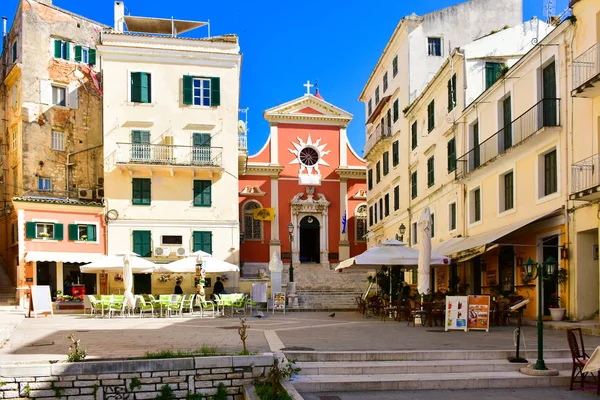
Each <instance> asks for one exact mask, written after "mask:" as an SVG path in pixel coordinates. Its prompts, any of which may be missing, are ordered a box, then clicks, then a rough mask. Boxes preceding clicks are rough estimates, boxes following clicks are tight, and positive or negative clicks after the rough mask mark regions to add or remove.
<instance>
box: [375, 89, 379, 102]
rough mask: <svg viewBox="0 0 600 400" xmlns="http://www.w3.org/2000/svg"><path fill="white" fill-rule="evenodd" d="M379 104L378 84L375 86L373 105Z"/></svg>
mask: <svg viewBox="0 0 600 400" xmlns="http://www.w3.org/2000/svg"><path fill="white" fill-rule="evenodd" d="M377 104H379V86H377V87H376V88H375V107H377Z"/></svg>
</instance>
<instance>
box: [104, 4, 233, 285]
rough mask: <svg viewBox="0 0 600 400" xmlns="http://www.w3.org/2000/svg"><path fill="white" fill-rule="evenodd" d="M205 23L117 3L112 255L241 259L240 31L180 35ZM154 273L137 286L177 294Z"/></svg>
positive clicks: (112, 70) (110, 60)
mask: <svg viewBox="0 0 600 400" xmlns="http://www.w3.org/2000/svg"><path fill="white" fill-rule="evenodd" d="M124 25H126V27H127V31H125V30H124ZM203 25H206V23H203V22H192V21H178V20H171V19H158V18H156V19H155V18H141V17H132V16H124V5H123V3H122V2H119V1H118V2H116V3H115V28H114V31H112V32H104V33H103V34H102V43H101V45H100V46H98V51H99V54H100V57H101V60H102V72H103V81H104V107H103V112H104V115H103V118H104V156H105V202H106V209H107V212H106V215H107V220H108V238H109V240H108V253H109V254H113V253H116V252H120V251H123V250H132V251H134V252H136V253H138V254H140V255H141V256H142V257H147V258H151V259H154V260H156V261H158V262H161V261H165V262H166V261H171V260H173V259H176V258H178V257H182V256H185V255H188V254H190V253H191V252H194V251H197V250H203V251H206V252H209V253H212V255H213V256H214V257H217V258H219V259H222V260H226V261H228V262H231V263H235V264H237V263H239V242H240V237H239V217H238V208H237V187H238V144H239V143H238V102H239V90H240V68H241V55H240V48H239V44H238V38H237V36H235V35H225V36H215V37H204V38H198V39H192V38H180V37H178V36H177V35H178V34H181V33H184V32H187V31H189V30H192V29H195V28H199V27H202V26H203ZM132 32H143V33H142V34H139V33H132ZM150 277H151V275H144V274H140V275H136V277H135V282H134V286H135V287H134V291H135V292H136V293H141V292H144V293H150V291H152V293H156V292H161V291H169V292H170V291H171V290H172V288H173V285H174V282H169V283H168V284H166V285H163V286H161V284H160V283H159V282H158V281H152V282H150V279H151V278H150ZM232 278H234V277H232ZM182 286H183V287H184V291H186V292H191V291H192V290H194V285H193V279H189V280H188V281H184V282H183V284H182ZM227 286H228V288H230V289H233V288H234V287H236V286H237V282H236V281H230V282H229V283H228V284H227Z"/></svg>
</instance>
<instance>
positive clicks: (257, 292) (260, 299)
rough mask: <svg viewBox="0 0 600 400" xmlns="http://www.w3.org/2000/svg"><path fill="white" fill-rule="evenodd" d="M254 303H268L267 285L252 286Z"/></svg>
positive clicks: (254, 284) (257, 284)
mask: <svg viewBox="0 0 600 400" xmlns="http://www.w3.org/2000/svg"><path fill="white" fill-rule="evenodd" d="M252 301H254V302H256V303H266V302H267V284H266V283H253V284H252Z"/></svg>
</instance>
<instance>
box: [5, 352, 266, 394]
mask: <svg viewBox="0 0 600 400" xmlns="http://www.w3.org/2000/svg"><path fill="white" fill-rule="evenodd" d="M272 365H273V355H272V354H270V353H266V354H262V355H255V356H225V357H222V356H221V357H189V358H173V359H162V360H107V361H86V362H79V363H59V364H16V365H2V366H0V398H2V399H12V398H19V397H26V398H30V399H41V398H48V399H49V398H54V399H56V398H62V399H67V400H71V399H79V400H103V399H106V400H108V399H122V400H134V399H155V398H156V397H157V396H158V395H159V393H160V389H161V388H162V387H163V386H164V385H169V386H170V387H171V389H173V393H174V395H175V398H177V399H185V397H186V395H187V393H188V392H192V393H202V394H204V395H214V394H215V393H216V392H217V387H218V386H219V384H220V383H223V385H225V387H226V389H227V393H228V394H229V399H243V398H244V396H243V391H242V388H243V386H244V385H248V384H252V383H253V382H254V379H255V378H257V377H259V376H261V375H262V374H263V373H264V372H265V368H268V367H270V366H272ZM132 382H133V385H132ZM136 383H139V386H137V387H135V388H132V386H135V385H136Z"/></svg>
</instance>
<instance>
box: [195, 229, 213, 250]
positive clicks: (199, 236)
mask: <svg viewBox="0 0 600 400" xmlns="http://www.w3.org/2000/svg"><path fill="white" fill-rule="evenodd" d="M193 251H204V252H206V253H208V254H212V232H210V231H195V232H194V234H193Z"/></svg>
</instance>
